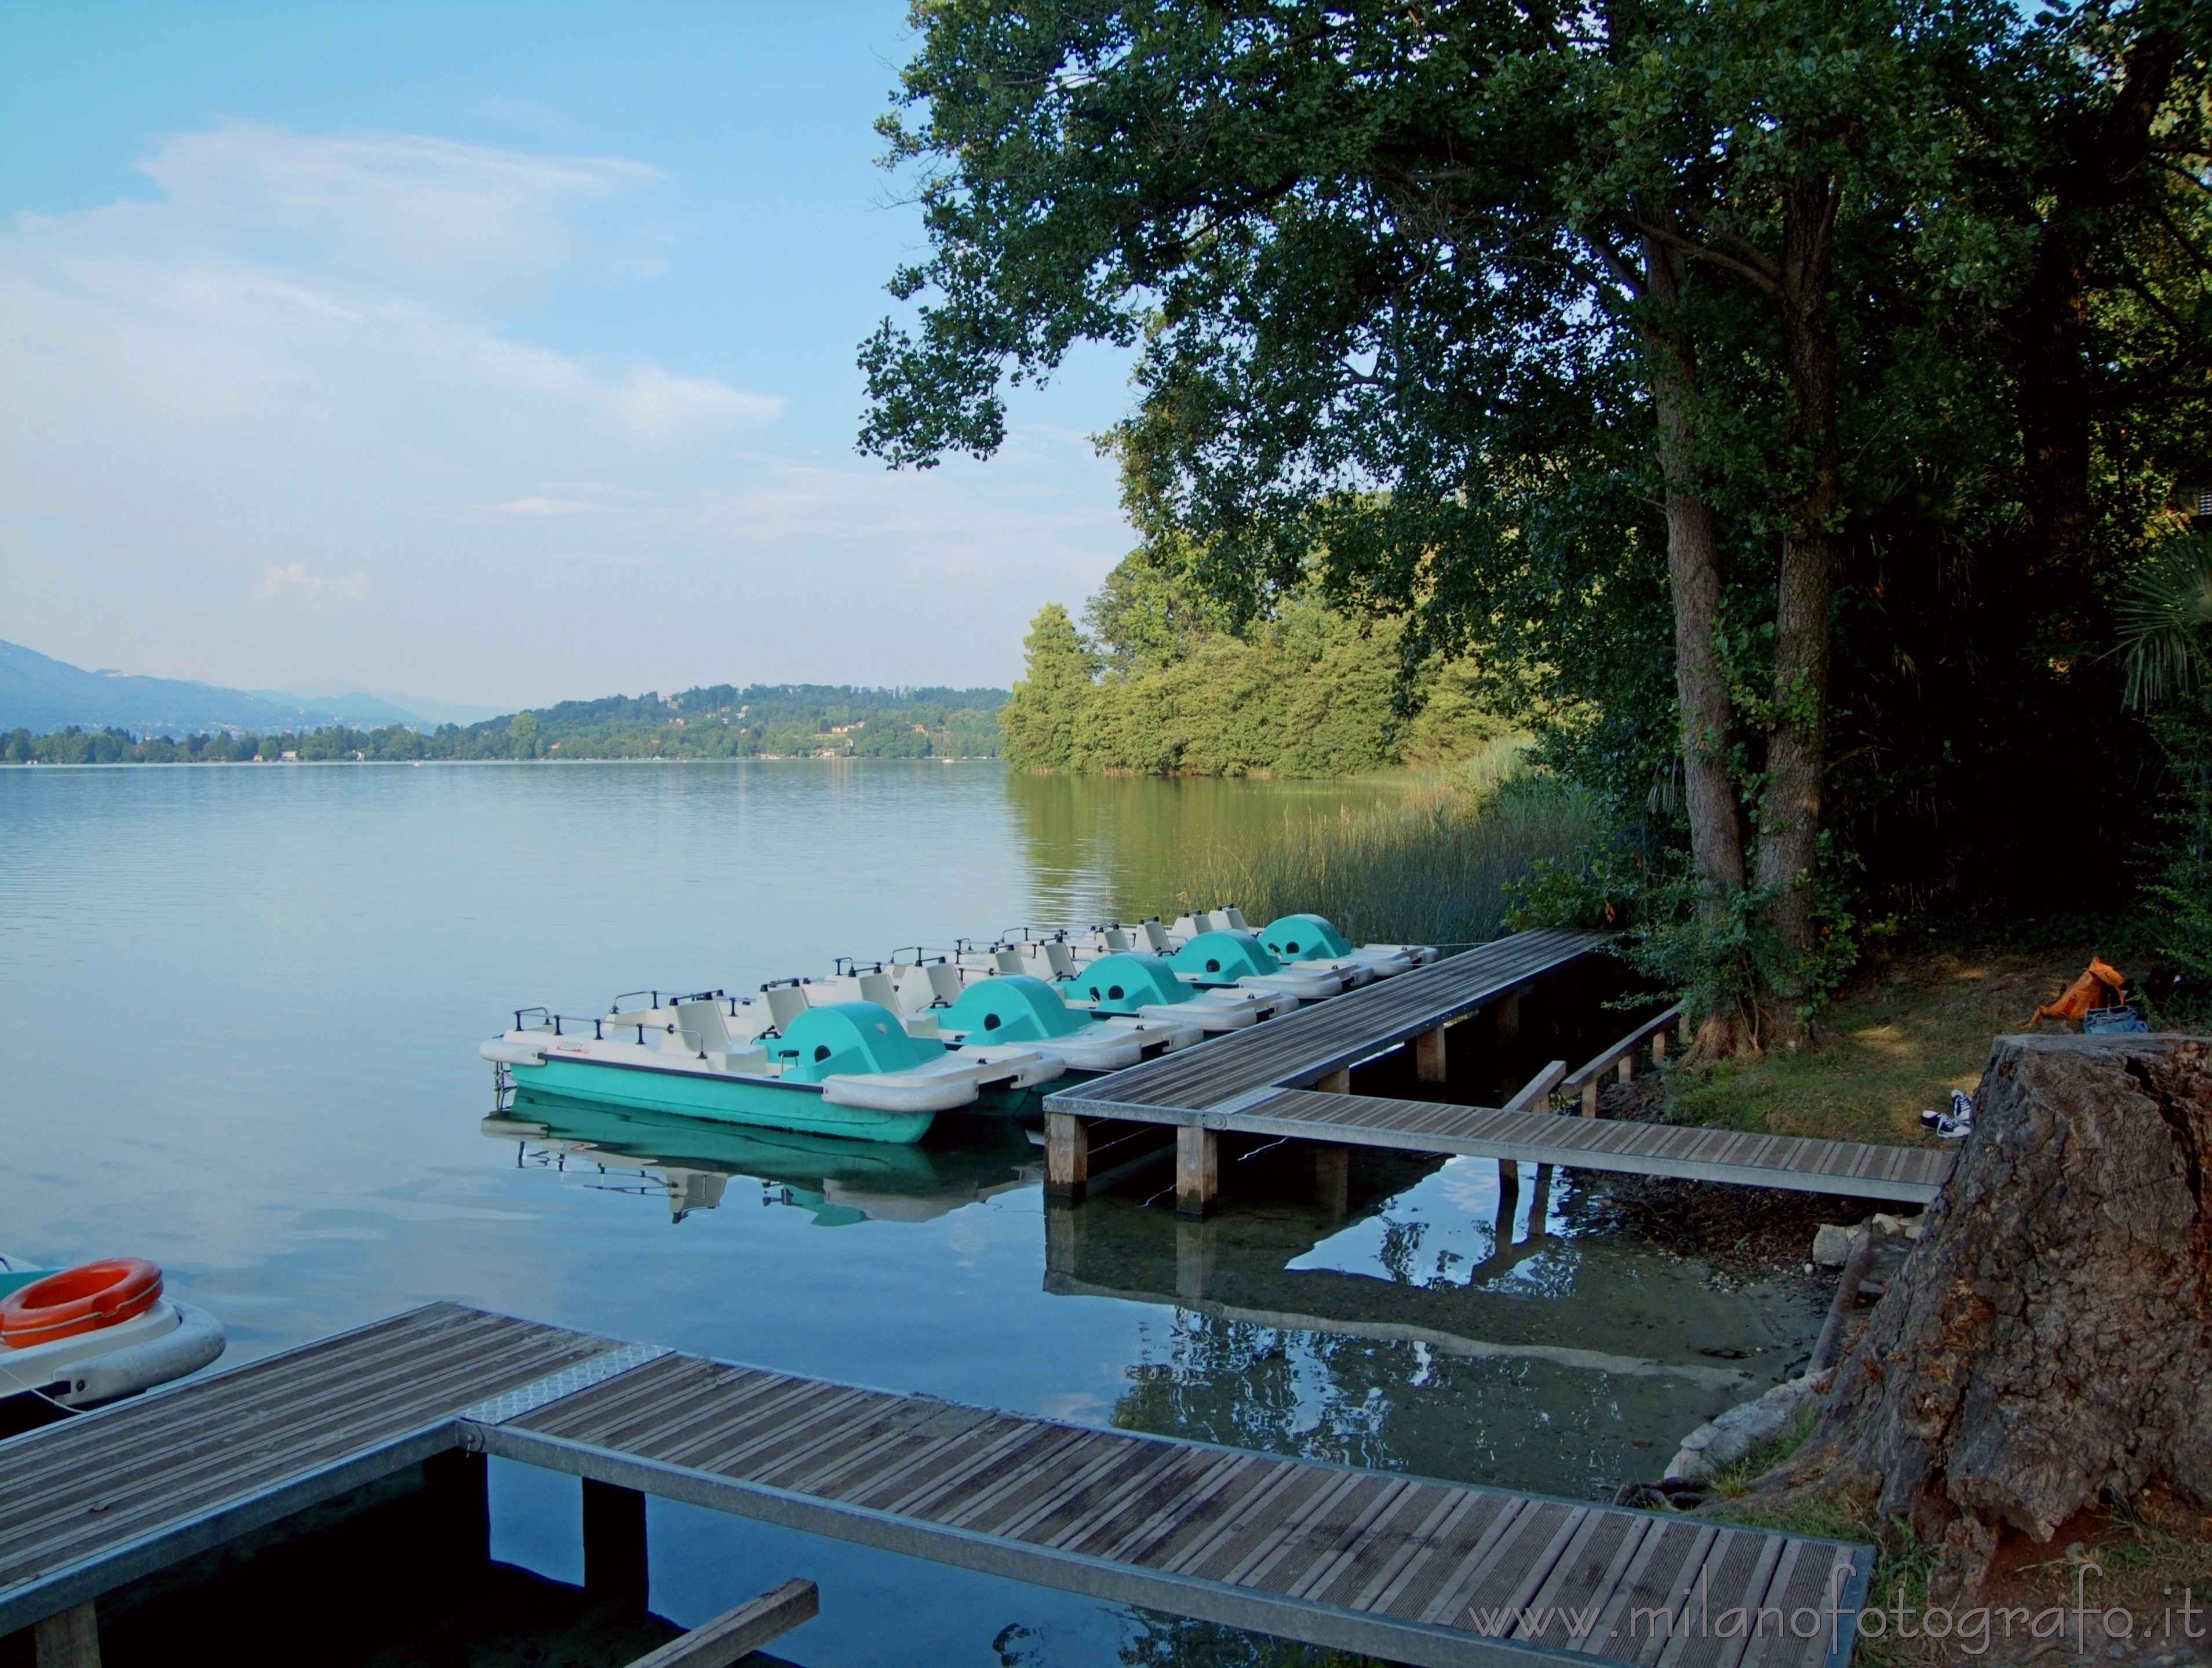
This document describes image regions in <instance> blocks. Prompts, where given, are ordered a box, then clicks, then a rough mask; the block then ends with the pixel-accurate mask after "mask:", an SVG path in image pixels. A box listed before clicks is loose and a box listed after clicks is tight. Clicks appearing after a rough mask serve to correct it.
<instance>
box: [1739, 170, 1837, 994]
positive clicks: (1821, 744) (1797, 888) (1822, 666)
mask: <svg viewBox="0 0 2212 1668" xmlns="http://www.w3.org/2000/svg"><path fill="white" fill-rule="evenodd" d="M1837 206H1838V193H1837V190H1836V187H1835V185H1834V183H1833V182H1832V181H1831V180H1827V179H1826V178H1821V179H1818V180H1802V181H1800V182H1798V183H1796V184H1795V185H1793V186H1791V187H1790V189H1789V191H1788V192H1786V193H1785V197H1784V214H1783V234H1782V241H1783V249H1782V259H1781V262H1780V268H1781V271H1780V276H1779V281H1778V285H1777V289H1778V299H1779V301H1780V303H1781V311H1782V336H1783V355H1784V374H1785V375H1786V377H1787V379H1788V383H1789V389H1790V423H1789V436H1790V450H1791V453H1792V454H1793V461H1795V462H1796V464H1797V466H1798V468H1799V470H1800V471H1802V475H1801V478H1800V479H1799V480H1798V482H1797V483H1796V487H1795V489H1794V490H1793V491H1792V492H1791V494H1790V499H1789V501H1788V502H1786V503H1785V505H1784V532H1783V537H1782V562H1781V567H1780V571H1779V574H1778V578H1777V582H1776V587H1775V604H1774V695H1773V703H1772V709H1771V712H1770V713H1769V715H1768V719H1767V731H1766V785H1765V793H1764V794H1763V796H1762V802H1761V807H1760V816H1759V864H1758V873H1757V881H1758V885H1759V890H1760V891H1761V892H1764V893H1765V894H1766V895H1767V903H1766V906H1765V907H1766V910H1767V919H1768V921H1769V922H1770V924H1771V926H1772V927H1773V928H1774V930H1775V933H1776V935H1777V936H1778V938H1779V939H1780V940H1781V941H1782V944H1783V947H1784V949H1785V950H1787V951H1788V952H1789V953H1790V955H1791V957H1792V958H1794V959H1796V962H1797V963H1798V964H1799V965H1798V966H1797V967H1796V968H1794V969H1791V970H1788V971H1784V973H1783V974H1782V975H1781V980H1780V983H1778V986H1777V988H1776V989H1775V990H1774V992H1773V996H1774V998H1775V1000H1774V1001H1772V1003H1771V1014H1770V1016H1769V1023H1770V1024H1771V1026H1772V1028H1773V1031H1774V1032H1775V1034H1777V1035H1778V1036H1780V1037H1782V1038H1791V1037H1795V1036H1796V1035H1798V1034H1800V1033H1801V1032H1802V1029H1803V1022H1802V1020H1800V1019H1799V1018H1798V1009H1799V1008H1800V1007H1801V1006H1802V1002H1803V1000H1804V998H1805V996H1806V994H1807V991H1806V989H1805V983H1804V976H1803V975H1804V967H1805V965H1806V964H1808V963H1809V961H1810V960H1811V959H1812V957H1813V954H1814V948H1815V946H1814V932H1813V874H1814V867H1815V866H1816V864H1817V862H1818V861H1819V855H1820V789H1821V778H1822V776H1823V773H1824V771H1825V769H1826V746H1825V744H1826V729H1827V695H1828V616H1829V600H1830V594H1831V592H1832V588H1833V585H1834V569H1835V540H1836V535H1835V531H1834V527H1835V519H1836V514H1837V511H1838V509H1839V508H1841V506H1842V502H1843V459H1842V452H1841V447H1840V446H1839V444H1838V436H1837V433H1836V330H1835V320H1834V315H1833V314H1832V311H1831V309H1830V307H1829V303H1828V286H1829V281H1830V274H1831V271H1832V267H1833V265H1834V260H1833V255H1834V242H1833V239H1834V233H1835V220H1836V210H1837Z"/></svg>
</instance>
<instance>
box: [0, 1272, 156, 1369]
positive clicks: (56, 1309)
mask: <svg viewBox="0 0 2212 1668" xmlns="http://www.w3.org/2000/svg"><path fill="white" fill-rule="evenodd" d="M160 1296H161V1269H158V1268H156V1267H155V1265H154V1264H153V1263H149V1262H148V1261H147V1260H146V1259H145V1258H144V1257H102V1258H101V1259H100V1261H99V1262H97V1263H80V1264H79V1265H78V1266H77V1267H76V1268H74V1269H63V1270H62V1271H61V1272H60V1273H59V1274H50V1275H47V1276H46V1278H45V1279H43V1280H34V1281H32V1282H31V1283H30V1284H29V1285H27V1286H21V1287H18V1288H16V1289H15V1290H14V1291H12V1292H10V1293H9V1294H8V1295H7V1296H5V1297H0V1345H4V1346H5V1347H6V1348H9V1349H28V1348H31V1347H32V1346H33V1345H34V1344H41V1343H52V1342H54V1341H55V1340H56V1339H58V1338H71V1337H75V1336H76V1335H77V1334H78V1333H80V1332H95V1331H98V1330H100V1328H101V1327H103V1326H114V1325H117V1324H120V1323H121V1322H124V1321H126V1320H129V1319H131V1318H133V1317H134V1316H137V1315H143V1314H144V1313H145V1312H147V1311H148V1310H149V1309H150V1308H152V1307H153V1306H154V1304H155V1300H157V1299H158V1298H160Z"/></svg>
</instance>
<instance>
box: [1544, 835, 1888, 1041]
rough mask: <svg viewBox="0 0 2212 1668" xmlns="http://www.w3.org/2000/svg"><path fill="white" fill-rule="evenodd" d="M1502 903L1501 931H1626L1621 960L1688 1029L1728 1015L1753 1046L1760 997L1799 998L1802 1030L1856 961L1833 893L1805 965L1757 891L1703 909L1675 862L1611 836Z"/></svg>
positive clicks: (1844, 912) (1852, 920)
mask: <svg viewBox="0 0 2212 1668" xmlns="http://www.w3.org/2000/svg"><path fill="white" fill-rule="evenodd" d="M1505 891H1506V892H1507V894H1508V895H1509V897H1510V899H1511V907H1510V908H1509V909H1508V910H1506V911H1505V916H1504V923H1505V925H1506V926H1507V927H1508V928H1510V929H1512V930H1515V931H1519V930H1522V929H1523V928H1529V927H1601V928H1612V929H1613V930H1617V931H1622V932H1624V933H1625V937H1624V940H1623V945H1624V951H1623V953H1624V954H1625V955H1626V959H1628V960H1629V962H1630V963H1631V964H1632V965H1634V966H1635V967H1636V968H1637V970H1638V971H1640V972H1643V973H1646V974H1649V975H1650V977H1653V978H1655V979H1656V980H1658V981H1659V982H1660V983H1662V985H1664V986H1666V987H1667V988H1668V989H1671V990H1674V991H1676V992H1679V993H1680V999H1681V1001H1682V1005H1683V1007H1684V1009H1685V1010H1686V1018H1687V1019H1688V1020H1689V1022H1690V1024H1691V1025H1692V1026H1696V1025H1698V1024H1699V1023H1701V1022H1702V1021H1703V1020H1705V1017H1706V1016H1707V1015H1708V1014H1733V1015H1735V1017H1736V1019H1737V1020H1738V1021H1739V1022H1740V1023H1741V1026H1743V1027H1744V1034H1745V1035H1746V1036H1747V1038H1751V1039H1753V1040H1756V1039H1757V1038H1758V1037H1759V1025H1760V1021H1761V1013H1760V1004H1759V997H1760V995H1761V993H1762V992H1763V991H1771V990H1775V989H1788V990H1793V991H1796V992H1799V993H1801V994H1800V998H1799V1001H1800V1012H1799V1013H1798V1014H1797V1016H1796V1017H1797V1018H1798V1019H1799V1020H1809V1019H1811V1018H1812V1017H1813V1015H1814V1014H1815V1013H1817V1012H1818V1011H1819V1010H1820V1008H1821V1007H1823V1006H1825V1005H1826V1001H1827V999H1828V998H1829V997H1830V996H1831V995H1832V994H1833V993H1834V992H1835V990H1836V989H1837V988H1838V986H1840V985H1841V984H1842V983H1843V982H1844V977H1845V976H1847V975H1848V974H1849V973H1850V971H1851V969H1852V968H1853V967H1854V966H1855V965H1857V961H1858V956H1859V947H1860V936H1861V934H1860V931H1859V922H1857V918H1856V917H1855V916H1854V915H1853V914H1852V912H1851V908H1850V899H1849V898H1848V896H1847V895H1846V894H1845V893H1844V892H1843V890H1842V888H1840V887H1838V886H1835V885H1834V884H1833V883H1832V882H1831V881H1827V880H1822V881H1820V882H1819V883H1817V884H1816V886H1815V889H1814V923H1815V933H1814V950H1813V952H1812V953H1811V954H1810V955H1806V954H1802V953H1799V952H1797V951H1796V950H1794V949H1793V948H1792V947H1790V945H1789V944H1787V943H1786V942H1785V941H1784V940H1783V939H1782V937H1781V936H1780V934H1778V933H1777V932H1776V931H1775V930H1774V928H1773V925H1772V922H1771V915H1770V911H1769V908H1768V905H1769V904H1770V903H1771V898H1769V897H1768V896H1767V895H1766V894H1765V893H1764V892H1762V891H1761V890H1760V889H1759V888H1757V887H1748V886H1747V887H1744V888H1742V889H1741V890H1739V891H1736V892H1732V893H1729V895H1728V896H1726V897H1724V898H1710V897H1708V896H1706V895H1705V892H1703V891H1702V890H1701V888H1700V887H1699V885H1698V883H1697V880H1695V878H1694V877H1693V876H1692V875H1690V874H1688V873H1687V872H1686V870H1685V868H1684V867H1683V866H1682V864H1681V862H1680V858H1679V856H1677V855H1675V854H1674V853H1672V852H1666V851H1662V852H1661V853H1660V854H1658V855H1657V856H1656V860H1655V858H1654V857H1653V856H1651V855H1647V854H1645V853H1643V852H1640V851H1638V850H1637V849H1634V847H1633V846H1632V844H1631V843H1629V842H1628V841H1626V840H1625V839H1624V838H1623V837H1621V835H1620V831H1618V830H1617V829H1615V830H1613V831H1609V832H1608V831H1601V833H1600V834H1599V835H1598V836H1597V837H1595V838H1593V839H1592V840H1590V841H1589V842H1588V843H1585V844H1584V845H1583V847H1582V848H1581V849H1577V851H1575V852H1574V853H1573V854H1572V855H1571V856H1568V857H1566V858H1565V859H1554V858H1546V859H1544V860H1542V861H1539V862H1537V863H1536V864H1535V865H1534V869H1533V872H1532V873H1530V874H1528V876H1527V877H1526V878H1522V879H1516V880H1508V881H1507V882H1506V883H1505Z"/></svg>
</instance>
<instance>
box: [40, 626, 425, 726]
mask: <svg viewBox="0 0 2212 1668" xmlns="http://www.w3.org/2000/svg"><path fill="white" fill-rule="evenodd" d="M331 723H351V724H354V725H356V726H359V727H371V726H378V725H386V724H407V725H411V726H413V727H416V728H428V724H427V723H426V722H425V721H424V720H423V719H422V718H421V717H420V716H418V715H416V714H415V713H412V712H410V711H408V710H406V709H404V708H402V707H398V706H394V705H393V704H392V703H391V702H389V701H380V700H379V699H377V698H376V697H374V696H371V695H342V696H327V697H316V698H314V699H312V700H308V699H301V698H300V697H295V696H289V695H280V694H278V693H276V691H273V690H262V691H249V690H242V689H220V688H217V687H216V685H213V684H202V683H194V682H191V681H188V680H186V679H181V678H141V677H136V676H125V674H123V673H116V672H87V671H85V670H84V669H83V668H82V667H74V666H70V664H69V663H68V662H67V661H57V660H52V659H50V658H49V657H47V656H46V655H44V654H40V653H38V652H37V651H36V650H35V649H29V648H23V647H22V646H21V645H20V644H18V643H12V642H0V731H7V730H12V729H17V728H21V729H27V730H28V731H30V732H31V733H32V734H33V735H40V734H46V732H47V731H50V730H58V729H63V728H66V727H68V726H70V725H71V724H77V725H82V727H85V728H87V729H100V728H102V727H106V726H107V725H111V724H112V725H114V726H116V727H118V728H121V729H126V730H129V731H131V733H132V734H144V733H145V732H146V731H148V730H158V731H160V732H161V734H164V735H171V736H176V735H186V734H191V732H193V731H195V730H221V729H246V730H256V731H264V730H286V729H290V730H297V729H301V728H313V727H314V726H316V725H318V724H331Z"/></svg>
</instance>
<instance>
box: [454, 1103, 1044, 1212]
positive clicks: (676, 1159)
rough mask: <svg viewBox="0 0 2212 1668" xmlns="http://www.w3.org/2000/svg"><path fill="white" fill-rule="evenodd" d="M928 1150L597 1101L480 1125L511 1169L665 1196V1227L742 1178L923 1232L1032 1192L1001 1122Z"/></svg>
mask: <svg viewBox="0 0 2212 1668" xmlns="http://www.w3.org/2000/svg"><path fill="white" fill-rule="evenodd" d="M939 1123H940V1124H942V1125H944V1126H945V1129H944V1131H943V1136H942V1138H940V1137H939V1134H938V1133H937V1132H933V1134H932V1137H931V1140H930V1141H929V1142H928V1143H927V1144H926V1145H916V1146H904V1147H902V1146H892V1145H890V1144H887V1143H884V1142H879V1141H840V1140H838V1139H836V1137H834V1136H829V1135H800V1134H798V1133H795V1132H789V1131H785V1130H781V1129H746V1128H741V1127H739V1126H737V1125H734V1124H726V1123H707V1122H704V1121H702V1120H697V1119H692V1118H684V1117H667V1116H665V1115H657V1114H654V1113H651V1112H641V1111H633V1110H631V1109H629V1108H626V1107H617V1106H608V1105H602V1104H600V1103H599V1102H596V1101H587V1100H574V1099H568V1098H566V1097H562V1096H556V1095H540V1094H532V1093H528V1092H526V1091H518V1092H517V1093H515V1094H514V1095H513V1099H512V1100H511V1102H510V1104H509V1105H507V1108H506V1110H504V1111H501V1112H499V1113H496V1114H495V1115H494V1116H492V1117H488V1118H485V1119H484V1120H483V1123H482V1125H481V1126H480V1127H481V1128H482V1129H483V1133H484V1134H485V1135H489V1136H490V1137H491V1138H493V1139H494V1140H496V1141H513V1142H514V1143H516V1161H517V1162H518V1163H520V1164H531V1163H538V1164H542V1165H545V1166H550V1167H554V1168H560V1169H568V1168H571V1167H573V1166H574V1165H575V1164H592V1165H598V1166H603V1167H605V1169H606V1170H607V1171H608V1172H610V1174H611V1175H612V1176H629V1177H634V1178H636V1180H635V1185H634V1186H633V1187H631V1188H630V1189H629V1190H633V1191H639V1192H647V1191H651V1190H655V1189H658V1190H660V1191H663V1192H665V1195H666V1196H667V1200H668V1212H669V1218H670V1220H671V1221H676V1222H680V1221H683V1220H684V1218H685V1217H686V1216H688V1215H690V1214H691V1213H692V1212H693V1211H696V1210H714V1209H717V1208H720V1205H721V1204H722V1202H723V1196H724V1191H725V1190H726V1187H727V1185H728V1184H729V1181H730V1178H732V1177H733V1176H743V1177H750V1178H754V1179H756V1180H757V1181H759V1182H761V1183H762V1184H763V1186H764V1187H766V1188H769V1189H773V1190H776V1192H777V1193H778V1194H779V1195H780V1196H777V1197H773V1198H771V1199H770V1200H769V1202H775V1203H782V1204H786V1205H790V1206H793V1207H794V1208H799V1209H802V1210H805V1211H808V1212H810V1213H811V1214H812V1215H813V1218H814V1221H815V1222H816V1223H817V1225H819V1226H821V1227H847V1226H849V1225H851V1224H853V1223H856V1222H863V1221H887V1222H926V1221H930V1220H931V1219H932V1218H933V1217H938V1216H943V1215H945V1214H948V1213H950V1212H952V1211H955V1210H958V1209H960V1208H962V1207H963V1206H965V1205H971V1204H974V1203H975V1202H977V1201H978V1200H981V1199H987V1198H990V1197H992V1196H994V1195H996V1194H1000V1193H1005V1192H1009V1191H1011V1190H1013V1189H1016V1188H1020V1187H1028V1186H1034V1185H1036V1183H1037V1182H1038V1180H1039V1178H1040V1177H1041V1175H1042V1169H1041V1166H1040V1165H1039V1162H1038V1159H1037V1149H1036V1148H1035V1147H1034V1146H1033V1145H1031V1144H1030V1141H1029V1140H1028V1138H1027V1137H1026V1136H1024V1135H1023V1134H1022V1132H1021V1130H1020V1129H1019V1128H1018V1127H1017V1126H1015V1125H1014V1124H1013V1123H1012V1122H1011V1121H1010V1120H1008V1119H1006V1118H982V1117H978V1118H969V1119H963V1120H954V1119H951V1118H940V1119H939Z"/></svg>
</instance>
